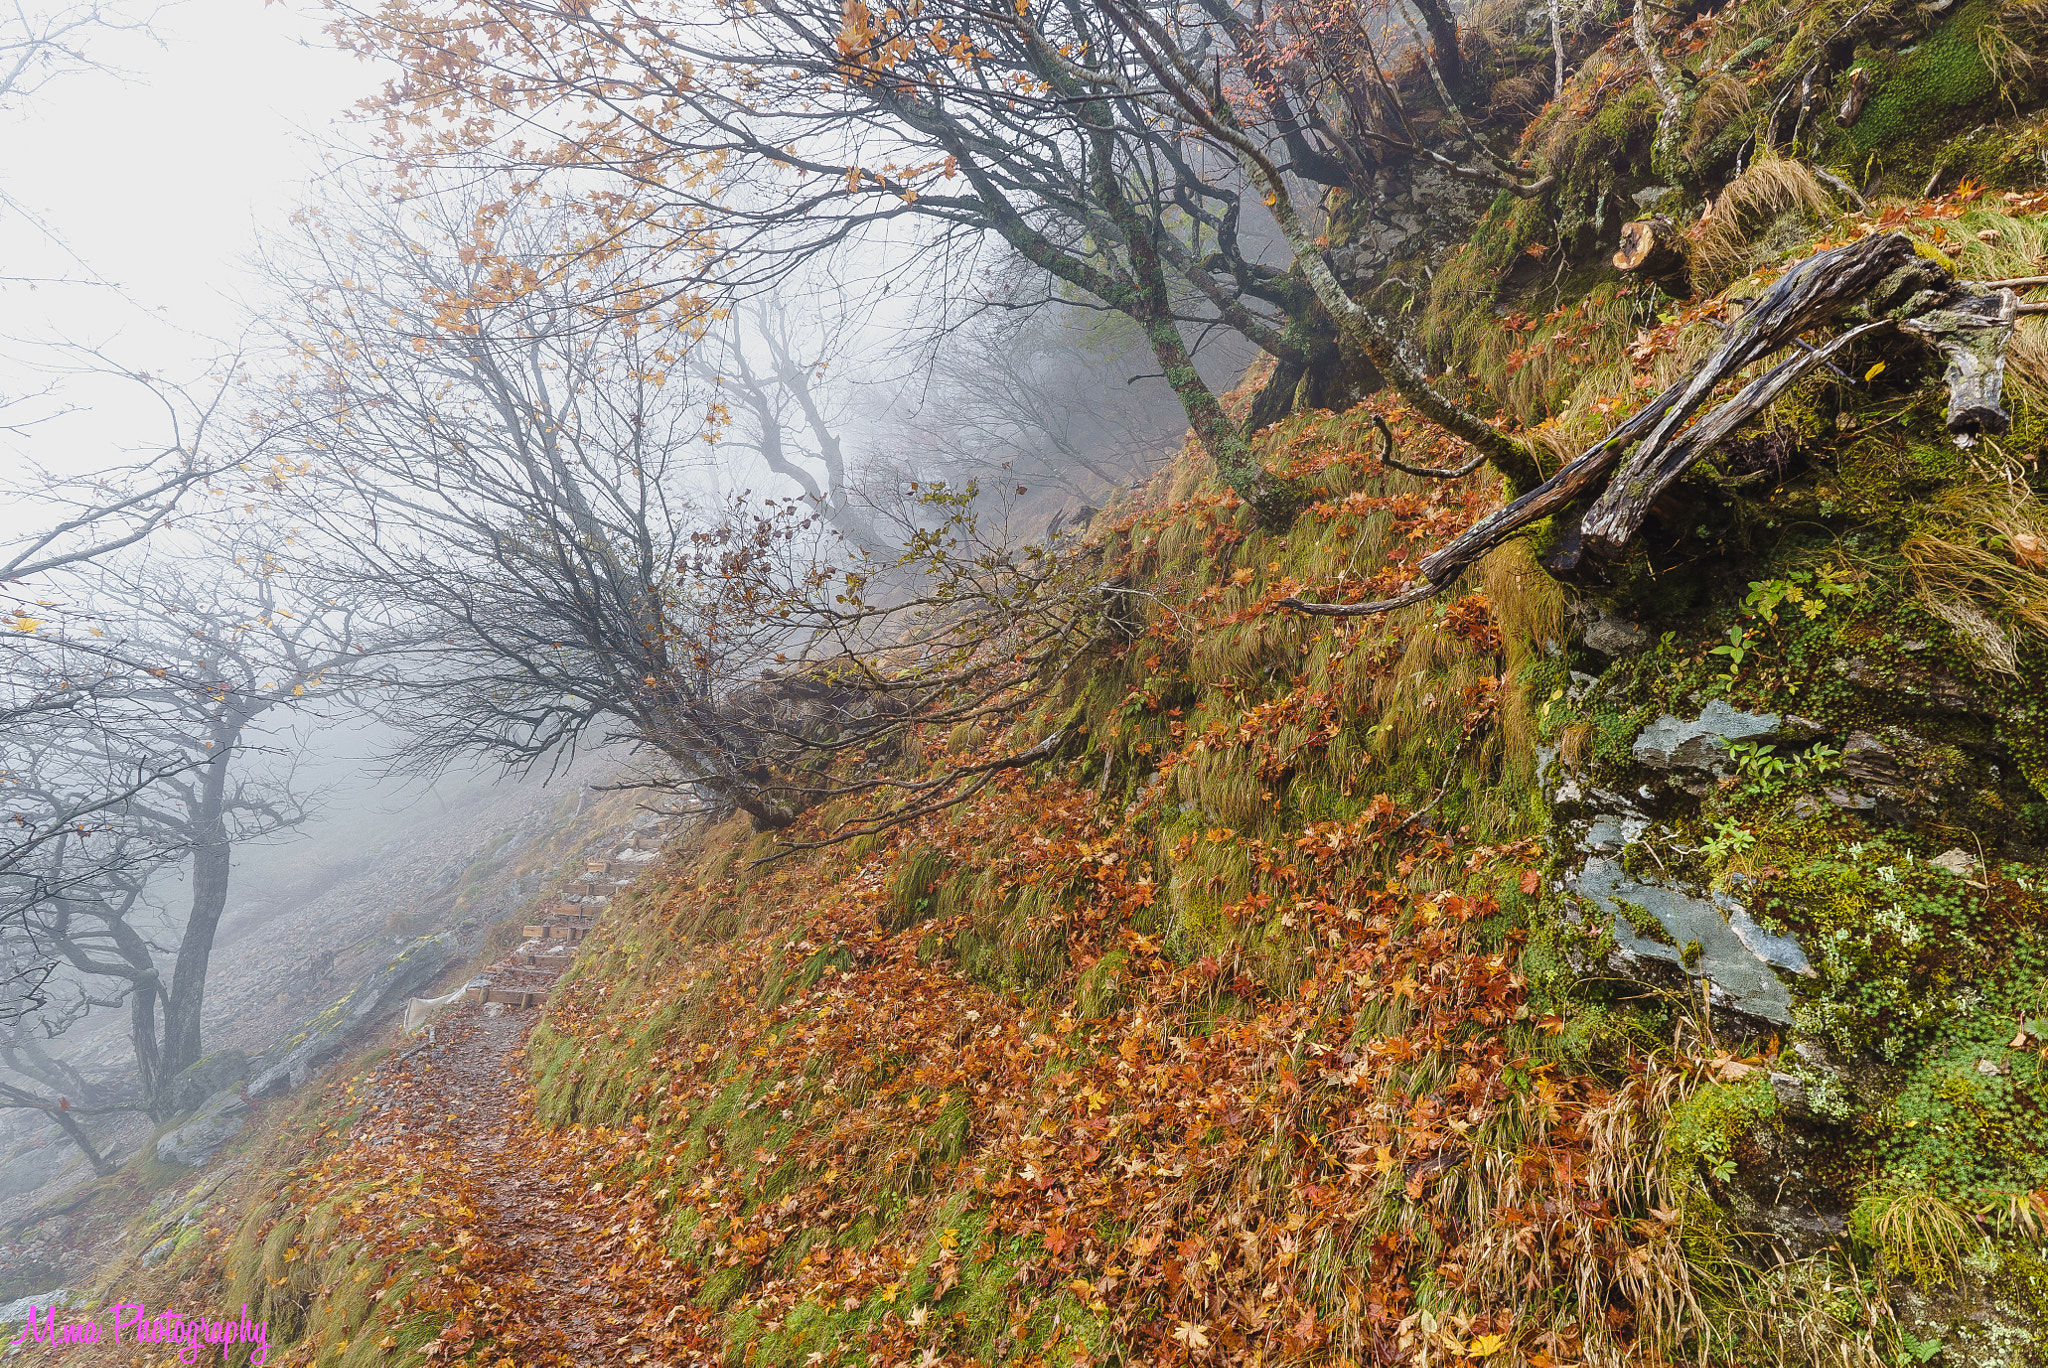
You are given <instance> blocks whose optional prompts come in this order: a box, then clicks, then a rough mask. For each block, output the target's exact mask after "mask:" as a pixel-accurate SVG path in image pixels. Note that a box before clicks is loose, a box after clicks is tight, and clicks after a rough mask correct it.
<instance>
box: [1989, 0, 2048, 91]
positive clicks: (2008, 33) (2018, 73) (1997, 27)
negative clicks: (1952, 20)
mask: <svg viewBox="0 0 2048 1368" xmlns="http://www.w3.org/2000/svg"><path fill="white" fill-rule="evenodd" d="M2044 51H2048V0H2004V3H2003V4H2001V5H1999V6H1998V7H1997V8H1996V9H1995V10H1993V11H1992V14H1991V17H1990V18H1989V19H1988V20H1986V21H1985V22H1984V23H1982V24H1979V25H1978V26H1977V53H1978V55H1979V56H1981V57H1982V58H1983V59H1984V65H1985V66H1986V67H1987V68H1989V70H1990V72H1991V77H1992V79H1993V80H1995V81H1997V82H1998V96H1999V98H2000V99H2002V100H2004V101H2006V102H2007V103H2008V104H2013V105H2015V106H2017V96H2018V94H2019V89H2020V87H2022V86H2024V85H2026V84H2027V83H2028V82H2029V81H2031V80H2033V78H2034V76H2035V73H2036V72H2037V71H2038V70H2039V68H2040V67H2041V65H2042V61H2043V58H2042V55H2041V54H2042V53H2043V52H2044Z"/></svg>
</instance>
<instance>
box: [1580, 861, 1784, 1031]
mask: <svg viewBox="0 0 2048 1368" xmlns="http://www.w3.org/2000/svg"><path fill="white" fill-rule="evenodd" d="M1575 883H1576V887H1577V889H1578V892H1579V894H1580V895H1581V896H1582V897H1584V898H1586V899H1588V900H1589V901H1591V902H1592V903H1593V904H1594V905H1595V906H1596V907H1598V908H1599V909H1600V910H1601V911H1602V912H1605V913H1607V914H1609V915H1610V916H1612V917H1613V919H1614V928H1613V934H1614V943H1615V946H1616V949H1617V950H1618V952H1619V953H1620V955H1621V956H1622V957H1623V958H1624V959H1625V960H1637V961H1640V960H1657V961H1661V962H1664V963H1667V964H1669V965H1672V966H1673V967H1675V968H1677V969H1678V970H1679V971H1680V972H1682V973H1685V974H1689V975H1691V976H1693V977H1696V978H1704V979H1706V980H1708V981H1709V982H1710V983H1712V984H1713V986H1714V988H1715V989H1716V990H1717V995H1716V999H1715V1000H1716V1002H1717V1003H1718V1004H1719V1005H1721V1006H1725V1007H1728V1008H1730V1009H1732V1010H1734V1011H1737V1012H1741V1013H1743V1014H1745V1015H1747V1016H1752V1017H1757V1018H1759V1019H1761V1020H1764V1021H1768V1022H1772V1023H1774V1024H1776V1025H1780V1026H1790V1025H1791V1024H1792V995H1791V992H1790V990H1788V989H1787V988H1786V986H1785V984H1784V981H1783V980H1782V979H1780V978H1779V977H1778V974H1777V970H1776V969H1775V968H1773V964H1774V963H1775V962H1782V963H1783V965H1784V967H1787V968H1791V969H1792V970H1793V971H1794V972H1803V973H1809V974H1810V973H1811V972H1812V969H1811V967H1810V966H1808V965H1807V963H1806V956H1805V954H1804V953H1803V952H1802V951H1800V949H1799V947H1798V945H1797V944H1796V943H1792V942H1789V941H1786V940H1785V938H1784V937H1779V936H1771V935H1769V934H1768V933H1766V932H1764V930H1763V929H1762V928H1761V927H1758V926H1756V924H1755V923H1754V922H1753V921H1750V919H1749V917H1748V915H1747V914H1746V913H1745V914H1744V916H1743V921H1744V922H1745V923H1747V926H1746V930H1747V934H1748V936H1749V937H1752V938H1754V939H1756V940H1757V942H1758V944H1759V945H1761V946H1762V947H1763V948H1764V949H1765V950H1766V951H1767V952H1768V953H1769V954H1770V955H1771V956H1772V958H1770V959H1766V958H1765V956H1764V955H1763V954H1760V953H1758V952H1757V950H1754V949H1752V948H1751V947H1750V946H1749V945H1748V944H1746V943H1745V936H1744V935H1743V934H1739V933H1738V932H1737V930H1736V929H1735V927H1733V926H1731V925H1730V919H1731V917H1732V916H1733V914H1734V913H1736V912H1737V911H1740V910H1741V904H1740V903H1737V902H1736V901H1735V900H1734V899H1732V898H1728V897H1726V896H1723V895H1716V896H1714V897H1712V898H1706V897H1700V896H1697V895H1696V894H1694V893H1692V892H1689V891H1688V890H1686V889H1684V888H1680V887H1674V886H1671V885H1668V884H1658V883H1645V882H1643V881H1641V880H1638V879H1636V878H1634V877H1633V876H1631V875H1630V874H1629V873H1628V872H1627V871H1626V870H1624V869H1623V868H1622V867H1621V864H1620V862H1619V861H1616V860H1610V859H1605V858H1595V859H1592V860H1588V861H1587V862H1586V867H1585V868H1584V869H1583V870H1581V871H1580V872H1579V875H1578V878H1577V880H1576V881H1575ZM1623 903H1627V904H1629V905H1630V907H1631V908H1633V909H1639V910H1640V912H1639V914H1638V915H1639V916H1640V913H1647V914H1648V915H1649V917H1650V918H1652V919H1653V920H1654V921H1655V922H1656V925H1657V927H1658V929H1660V930H1661V931H1662V932H1663V933H1664V934H1665V936H1667V937H1669V938H1670V943H1669V944H1666V943H1664V942H1663V941H1660V940H1657V939H1655V938H1654V937H1652V936H1649V935H1645V934H1643V933H1641V932H1638V931H1637V930H1636V928H1635V926H1634V925H1633V924H1632V922H1631V919H1630V917H1629V915H1628V914H1627V912H1626V911H1625V910H1624V909H1623V907H1622V904H1623ZM1694 947H1696V949H1695V948H1694ZM1688 960H1691V963H1690V964H1688V963H1687V961H1688Z"/></svg>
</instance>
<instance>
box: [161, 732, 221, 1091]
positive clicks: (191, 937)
mask: <svg viewBox="0 0 2048 1368" xmlns="http://www.w3.org/2000/svg"><path fill="white" fill-rule="evenodd" d="M240 732H241V727H240V725H239V724H238V723H237V724H235V725H233V726H232V727H231V728H229V727H217V728H216V736H215V740H214V758H213V759H211V760H209V761H207V763H206V774H205V778H204V779H203V781H202V782H201V784H200V787H199V794H198V803H199V811H197V812H195V813H193V814H192V819H193V820H192V829H193V832H194V835H195V837H196V839H195V840H194V842H193V851H192V911H191V915H190V916H188V917H187V918H186V921H185V934H184V935H183V937H181V938H180V939H179V941H178V958H177V960H176V962H175V964H174V965H173V967H172V970H171V987H170V991H169V992H168V993H166V994H165V995H164V1037H163V1054H162V1057H161V1058H160V1059H159V1060H158V1061H157V1086H158V1087H162V1086H163V1084H165V1083H167V1082H169V1081H170V1080H171V1079H173V1078H176V1077H177V1076H178V1074H179V1072H180V1071H181V1070H183V1069H185V1068H186V1067H187V1066H189V1065H191V1064H194V1063H196V1062H197V1061H198V1059H199V1056H200V1054H201V1049H200V1030H199V1021H200V1012H201V1010H202V1009H203V1008H204V1006H205V1004H206V969H207V964H208V962H209V961H210V960H211V959H212V957H213V937H214V933H215V931H216V930H217V929H218V928H219V926H220V918H221V913H222V912H223V911H225V910H226V908H227V902H228V877H229V874H230V871H231V868H232V864H233V854H234V850H233V847H232V845H231V844H230V843H229V840H228V833H227V819H226V809H227V777H228V757H229V755H230V753H231V752H232V751H233V749H234V741H235V738H236V737H237V736H238V735H239V734H240Z"/></svg>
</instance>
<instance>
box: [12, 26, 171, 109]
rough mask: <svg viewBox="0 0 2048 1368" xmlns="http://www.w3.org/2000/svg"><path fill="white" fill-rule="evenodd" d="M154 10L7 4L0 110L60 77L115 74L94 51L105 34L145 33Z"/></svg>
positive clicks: (31, 94) (148, 30) (33, 93)
mask: <svg viewBox="0 0 2048 1368" xmlns="http://www.w3.org/2000/svg"><path fill="white" fill-rule="evenodd" d="M159 8H160V7H159V6H157V5H153V4H143V5H134V4H122V3H114V2H113V0H76V3H72V4H59V5H31V4H27V3H23V2H20V0H18V2H17V3H15V4H12V5H9V6H8V7H7V10H6V12H5V13H4V14H0V109H5V108H6V107H7V106H8V105H9V103H10V102H13V101H19V100H25V99H28V98H30V97H32V96H34V95H36V94H38V93H39V92H40V91H41V90H42V89H43V87H45V86H47V85H49V84H50V83H51V82H52V81H56V80H59V79H61V78H63V77H66V76H75V75H78V74H80V73H83V72H88V71H99V72H105V71H111V70H114V68H112V67H109V66H108V65H107V63H106V62H105V61H104V60H103V59H102V58H101V57H100V56H99V55H98V54H97V53H96V52H95V50H94V49H95V47H96V46H97V45H98V44H99V43H100V42H101V41H103V40H104V39H105V38H106V36H107V35H108V34H109V33H132V34H148V33H149V32H150V25H151V24H152V23H153V22H154V20H155V17H156V12H157V10H158V9H159Z"/></svg>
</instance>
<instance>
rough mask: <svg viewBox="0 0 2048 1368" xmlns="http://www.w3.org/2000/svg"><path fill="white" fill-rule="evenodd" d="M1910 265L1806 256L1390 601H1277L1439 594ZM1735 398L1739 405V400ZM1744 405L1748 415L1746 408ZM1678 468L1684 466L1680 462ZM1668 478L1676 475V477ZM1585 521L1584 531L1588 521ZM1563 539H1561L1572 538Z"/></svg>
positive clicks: (1373, 606) (1907, 245)
mask: <svg viewBox="0 0 2048 1368" xmlns="http://www.w3.org/2000/svg"><path fill="white" fill-rule="evenodd" d="M1916 263H1917V264H1920V265H1921V266H1923V267H1924V263H1919V258H1918V257H1917V255H1916V254H1915V252H1914V250H1913V243H1912V240H1911V239H1909V238H1907V237H1906V236H1905V235H1904V234H1901V233H1884V234H1878V235H1874V236H1872V237H1867V238H1864V239H1862V240H1860V241H1857V242H1853V243H1850V244H1849V245H1848V246H1846V247H1837V248H1835V249H1833V250H1832V251H1827V252H1822V253H1820V254H1819V255H1817V256H1813V257H1809V258H1808V259H1807V260H1805V261H1802V262H1800V263H1799V264H1797V265H1796V266H1794V267H1793V268H1792V269H1791V270H1789V271H1787V272H1786V273H1785V275H1784V276H1783V277H1781V278H1780V279H1779V281H1778V282H1777V284H1775V285H1773V286H1772V287H1771V289H1770V290H1769V291H1767V292H1766V293H1765V294H1764V296H1763V297H1762V298H1761V299H1759V300H1758V301H1757V302H1756V303H1755V304H1754V305H1753V306H1752V307H1751V308H1750V310H1749V312H1747V313H1746V314H1744V315H1743V316H1742V318H1741V319H1740V320H1738V321H1737V322H1736V323H1735V324H1733V325H1732V326H1731V327H1730V328H1729V329H1728V331H1727V332H1726V333H1724V334H1723V335H1722V338H1721V341H1720V344H1719V345H1718V346H1716V347H1715V348H1714V350H1713V351H1712V352H1711V353H1709V354H1708V356H1707V357H1706V359H1705V360H1703V361H1702V362H1701V363H1700V364H1699V365H1698V366H1697V367H1696V368H1694V370H1693V372H1692V373H1691V374H1690V375H1689V376H1687V377H1686V378H1685V379H1683V380H1680V381H1678V382H1677V383H1676V384H1674V385H1672V386H1671V387H1670V388H1668V389H1666V390H1665V391H1664V392H1663V393H1662V394H1659V395H1658V396H1657V397H1656V398H1655V399H1653V400H1651V401H1650V402H1649V404H1647V405H1645V406H1644V407H1643V408H1642V409H1640V410H1638V411H1637V412H1636V413H1634V414H1632V415H1631V416H1630V417H1629V418H1627V419H1625V420H1624V421H1623V422H1622V423H1621V425H1620V426H1619V427H1617V428H1615V430H1614V431H1613V432H1611V433H1609V434H1608V435H1607V437H1606V438H1605V439H1604V440H1602V441H1601V442H1600V443H1599V444H1598V445H1596V446H1594V447H1592V448H1590V449H1589V450H1587V451H1586V452H1585V453H1584V454H1583V455H1581V456H1580V457H1579V458H1578V459H1577V460H1575V461H1573V462H1571V463H1570V464H1569V465H1567V466H1565V467H1564V468H1563V469H1562V470H1560V471H1558V472H1557V474H1555V475H1553V476H1551V477H1550V478H1549V479H1548V480H1545V481H1544V482H1543V483H1542V484H1540V485H1538V486H1537V487H1536V488H1534V489H1532V490H1530V491H1529V492H1528V493H1527V494H1524V495H1523V496H1522V497H1521V498H1519V499H1516V500H1515V501H1514V502H1513V503H1510V504H1508V505H1507V506H1506V507H1504V508H1501V509H1499V510H1497V511H1496V512H1494V513H1492V514H1489V515H1488V516H1487V517H1484V518H1482V519H1480V520H1479V521H1478V522H1477V523H1474V524H1473V525H1472V526H1471V527H1470V528H1468V529H1467V530H1466V531H1465V532H1464V534H1463V535H1461V536H1459V537H1457V538H1456V539H1455V540H1453V541H1451V542H1450V543H1449V544H1447V545H1445V546H1442V547H1439V548H1438V549H1437V550H1435V551H1433V552H1431V553H1430V554H1429V555H1427V556H1424V557H1423V558H1422V560H1421V562H1420V563H1419V564H1418V566H1417V567H1416V568H1417V569H1418V570H1420V571H1421V578H1420V579H1418V580H1417V581H1416V583H1415V584H1413V585H1411V586H1410V587H1409V588H1407V589H1405V590H1403V591H1402V592H1401V593H1399V594H1397V595H1395V596H1394V597H1392V598H1387V599H1380V600H1377V601H1376V602H1372V603H1342V604H1340V603H1310V602H1305V601H1303V600H1301V599H1284V600H1282V606H1283V607H1288V608H1293V609H1295V610H1296V611H1298V612H1304V613H1313V614H1317V615H1321V616H1326V617H1356V616H1363V615H1366V614H1371V613H1384V612H1388V611H1390V610H1392V609H1395V608H1401V607H1405V606H1407V605H1408V604H1411V603H1420V602H1422V601H1423V600H1424V599H1427V598H1431V597H1433V596H1434V595H1436V594H1438V593H1441V592H1442V591H1443V590H1445V589H1447V588H1449V587H1450V586H1451V584H1453V583H1454V582H1456V580H1457V578H1458V576H1459V575H1461V574H1463V573H1464V571H1465V569H1466V567H1468V566H1470V565H1471V564H1472V563H1473V562H1474V561H1476V560H1478V559H1479V558H1480V557H1481V556H1483V555H1485V554H1486V553H1487V552H1488V551H1491V550H1492V549H1493V548H1494V547H1496V546H1499V545H1500V544H1501V543H1503V542H1505V541H1507V540H1508V539H1509V538H1510V537H1512V536H1514V535H1515V534H1516V533H1517V532H1519V531H1521V530H1522V529H1523V528H1525V527H1527V526H1529V525H1530V524H1531V523H1535V522H1538V521H1540V520H1542V519H1544V518H1547V517H1550V516H1551V515H1553V514H1556V513H1561V512H1563V511H1565V510H1566V509H1568V508H1570V507H1571V506H1572V505H1573V504H1576V503H1578V502H1579V501H1581V500H1582V499H1584V498H1586V497H1587V496H1589V495H1590V494H1592V493H1593V491H1594V490H1595V489H1597V488H1599V487H1600V485H1601V483H1602V482H1603V481H1605V480H1606V479H1607V477H1608V475H1609V474H1610V473H1611V472H1612V471H1613V470H1614V468H1615V466H1616V465H1617V464H1619V463H1620V461H1621V458H1622V456H1623V454H1624V453H1626V452H1628V451H1629V449H1630V448H1631V447H1635V446H1636V445H1637V443H1639V442H1640V443H1641V444H1642V445H1641V447H1640V448H1639V449H1638V450H1637V452H1636V455H1635V457H1634V459H1633V460H1632V461H1631V464H1630V468H1631V470H1632V471H1640V472H1644V480H1647V479H1648V478H1650V477H1649V475H1648V468H1649V467H1653V466H1655V465H1656V464H1657V457H1658V455H1659V453H1660V452H1661V451H1662V449H1663V447H1664V446H1665V444H1666V443H1667V441H1668V440H1669V439H1670V438H1671V437H1672V436H1673V435H1674V434H1675V433H1676V432H1677V431H1678V429H1680V428H1681V427H1682V426H1683V425H1684V424H1685V422H1686V420H1687V419H1689V418H1690V417H1691V416H1692V415H1693V413H1694V412H1696V411H1697V410H1698V409H1699V407H1700V405H1701V404H1702V403H1704V402H1705V401H1706V399H1707V398H1708V397H1709V396H1710V395H1711V394H1712V393H1713V391H1714V389H1715V387H1716V386H1718V385H1719V384H1720V383H1721V382H1722V381H1723V380H1724V379H1726V378H1727V377H1729V376H1731V375H1734V374H1736V373H1737V372H1739V371H1741V370H1743V369H1744V368H1746V367H1748V366H1750V365H1752V364H1754V363H1755V362H1757V361H1760V360H1762V359H1763V358H1764V357H1766V356H1768V355H1770V354H1771V353H1772V352H1774V351H1777V350H1778V349H1779V348H1781V347H1783V346H1785V345H1786V344H1788V343H1790V342H1792V341H1794V340H1796V339H1797V338H1798V336H1799V334H1800V333H1802V332H1804V331H1806V330H1807V329H1809V328H1811V327H1814V326H1815V325H1816V324H1818V323H1821V322H1823V321H1825V320H1826V319H1828V318H1831V317H1833V316H1834V315H1836V314H1838V313H1840V312H1842V311H1844V310H1846V309H1847V308H1849V307H1850V306H1851V305H1853V304H1856V303H1859V302H1861V301H1862V300H1863V299H1864V298H1865V297H1866V296H1869V295H1872V294H1873V292H1875V291H1878V290H1879V287H1880V286H1886V285H1890V286H1891V289H1889V290H1887V291H1886V293H1896V292H1897V291H1898V289H1899V288H1901V287H1900V286H1899V285H1898V283H1897V282H1892V281H1890V280H1889V279H1888V278H1889V277H1892V276H1894V275H1895V274H1899V273H1902V272H1904V273H1907V275H1908V276H1910V275H1911V273H1910V272H1908V271H1907V268H1909V267H1913V266H1915V265H1916ZM1928 269H1931V268H1928ZM1839 341H1840V339H1838V342H1839ZM1835 350H1836V347H1835V345H1833V344H1831V345H1830V346H1828V347H1824V348H1820V349H1818V350H1816V351H1813V352H1807V353H1803V354H1802V355H1801V356H1799V357H1796V358H1793V359H1792V361H1790V362H1788V363H1786V364H1787V365H1788V366H1797V367H1804V368H1807V369H1810V368H1811V367H1812V366H1815V365H1819V364H1822V363H1824V362H1825V361H1827V360H1828V359H1829V358H1830V356H1831V355H1832V354H1833V352H1834V351H1835ZM1782 369H1783V368H1780V370H1782ZM1799 373H1803V372H1799V371H1793V372H1787V373H1784V374H1779V372H1778V371H1774V372H1773V373H1772V375H1766V376H1765V377H1763V378H1762V379H1761V380H1759V381H1757V382H1756V385H1762V386H1768V385H1770V384H1771V383H1773V376H1776V377H1777V379H1776V382H1775V383H1776V384H1777V386H1778V390H1777V391H1773V394H1775V393H1776V392H1781V391H1782V389H1783V386H1785V385H1788V384H1790V383H1791V381H1792V380H1794V379H1797V378H1798V374H1799ZM1752 388H1755V386H1752ZM1745 393H1749V391H1747V390H1746V391H1745ZM1737 402H1738V403H1739V402H1740V396H1738V400H1737ZM1763 402H1766V403H1767V402H1769V400H1768V399H1766V400H1764V401H1763ZM1751 411H1752V412H1754V410H1753V409H1752V410H1751ZM1717 426H1718V425H1717ZM1687 446H1688V449H1689V450H1690V451H1692V452H1693V454H1694V456H1697V455H1699V454H1703V453H1704V447H1700V446H1697V445H1694V444H1691V443H1688V444H1687ZM1688 463H1689V462H1688ZM1679 469H1680V471H1681V472H1682V470H1683V467H1682V466H1681V467H1680V468H1679ZM1670 478H1671V479H1675V478H1677V475H1676V473H1674V474H1673V475H1672V476H1671V477H1670ZM1632 483H1643V481H1641V480H1639V481H1630V480H1625V479H1618V480H1616V481H1614V483H1613V485H1611V486H1610V489H1609V492H1610V494H1611V493H1613V491H1614V490H1615V489H1623V490H1627V489H1629V488H1630V486H1631V484H1632ZM1669 483H1670V479H1665V480H1663V481H1662V482H1661V483H1659V484H1658V485H1657V486H1656V489H1655V490H1653V491H1650V492H1649V493H1648V494H1647V495H1646V496H1644V497H1641V498H1640V499H1638V498H1636V497H1633V496H1631V497H1630V498H1629V499H1628V500H1627V504H1628V506H1629V507H1630V508H1633V509H1636V510H1637V519H1638V522H1639V521H1640V513H1641V511H1644V510H1647V509H1648V507H1649V506H1650V504H1652V503H1654V502H1655V501H1656V495H1657V493H1660V492H1662V490H1663V488H1664V487H1665V486H1666V485H1668V484H1669ZM1645 487H1647V486H1645ZM1603 502H1605V500H1603ZM1617 502H1619V500H1617ZM1588 524H1589V527H1590V526H1591V519H1590V518H1589V519H1588ZM1599 530H1600V531H1601V532H1602V534H1603V536H1604V535H1611V530H1610V525H1608V524H1601V525H1600V526H1599ZM1634 531H1635V525H1633V524H1632V525H1630V526H1629V528H1628V532H1627V535H1629V536H1632V535H1633V534H1634ZM1567 540H1568V543H1569V542H1570V541H1572V540H1575V539H1567ZM1623 541H1626V537H1624V538H1623ZM1559 568H1561V569H1566V570H1569V569H1572V568H1576V554H1575V553H1573V552H1569V551H1568V553H1567V556H1566V560H1565V564H1563V565H1562V566H1560V567H1559Z"/></svg>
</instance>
